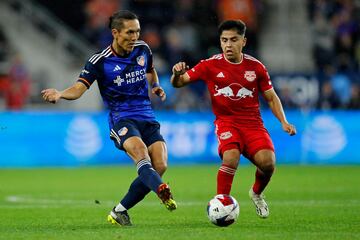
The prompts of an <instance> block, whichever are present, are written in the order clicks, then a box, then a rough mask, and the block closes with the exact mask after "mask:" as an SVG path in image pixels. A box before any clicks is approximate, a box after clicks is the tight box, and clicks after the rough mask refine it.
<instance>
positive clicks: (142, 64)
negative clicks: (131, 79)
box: [136, 55, 145, 67]
mask: <svg viewBox="0 0 360 240" xmlns="http://www.w3.org/2000/svg"><path fill="white" fill-rule="evenodd" d="M136 61H137V63H138V64H139V65H140V66H142V67H143V66H144V65H145V57H144V56H142V55H141V56H138V57H137V58H136Z"/></svg>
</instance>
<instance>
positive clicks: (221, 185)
mask: <svg viewBox="0 0 360 240" xmlns="http://www.w3.org/2000/svg"><path fill="white" fill-rule="evenodd" d="M235 172H236V168H232V167H229V166H227V165H225V164H222V165H221V167H220V168H219V171H218V174H217V194H230V191H231V185H232V182H233V179H234V176H235Z"/></svg>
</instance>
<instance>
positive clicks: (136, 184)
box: [115, 177, 150, 211]
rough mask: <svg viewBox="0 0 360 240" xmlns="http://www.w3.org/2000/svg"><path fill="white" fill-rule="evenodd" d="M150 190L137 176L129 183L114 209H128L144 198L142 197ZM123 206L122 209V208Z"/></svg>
mask: <svg viewBox="0 0 360 240" xmlns="http://www.w3.org/2000/svg"><path fill="white" fill-rule="evenodd" d="M149 192H150V188H148V187H147V186H146V185H145V184H144V183H143V182H142V181H141V179H140V178H139V177H137V178H136V179H135V180H134V181H133V182H132V183H131V185H130V188H129V191H128V192H127V194H126V195H125V196H124V198H123V199H122V200H121V201H120V204H119V205H118V206H117V207H116V209H115V210H116V211H124V210H129V209H130V208H132V207H133V206H135V205H136V204H137V203H138V202H140V201H141V200H143V199H144V197H145V196H146V195H147V194H148V193H149ZM121 207H123V208H124V209H122V208H121Z"/></svg>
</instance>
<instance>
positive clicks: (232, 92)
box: [214, 83, 255, 101]
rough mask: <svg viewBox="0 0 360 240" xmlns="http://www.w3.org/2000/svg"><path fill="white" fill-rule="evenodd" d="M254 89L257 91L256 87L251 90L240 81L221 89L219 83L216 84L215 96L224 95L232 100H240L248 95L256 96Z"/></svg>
mask: <svg viewBox="0 0 360 240" xmlns="http://www.w3.org/2000/svg"><path fill="white" fill-rule="evenodd" d="M254 91H255V89H253V90H249V89H247V88H245V87H243V86H242V85H241V84H239V83H231V84H230V85H229V86H226V87H223V88H220V89H219V87H218V85H215V94H214V97H217V96H223V97H227V98H230V99H231V100H234V101H237V100H240V99H242V98H246V97H254V96H253V93H254Z"/></svg>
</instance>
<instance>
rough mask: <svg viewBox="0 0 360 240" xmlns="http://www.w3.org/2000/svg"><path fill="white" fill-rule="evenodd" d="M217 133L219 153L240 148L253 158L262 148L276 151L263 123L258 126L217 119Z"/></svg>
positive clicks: (247, 156)
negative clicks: (241, 124) (247, 125)
mask: <svg viewBox="0 0 360 240" xmlns="http://www.w3.org/2000/svg"><path fill="white" fill-rule="evenodd" d="M215 127H216V130H215V134H216V135H217V138H218V141H219V148H218V151H219V155H220V157H221V158H222V155H223V153H224V152H225V151H226V150H230V149H239V151H240V153H241V154H243V155H244V156H245V157H246V158H248V159H250V160H252V159H253V157H254V155H255V154H256V153H257V152H258V151H259V150H262V149H269V150H271V151H273V152H274V151H275V149H274V144H273V143H272V141H271V138H270V135H269V133H268V131H267V130H266V129H265V127H264V126H263V125H259V126H258V127H250V128H249V127H244V126H239V124H236V123H234V122H232V123H229V122H223V121H219V120H218V121H216V123H215Z"/></svg>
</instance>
